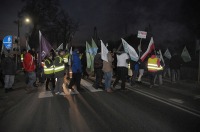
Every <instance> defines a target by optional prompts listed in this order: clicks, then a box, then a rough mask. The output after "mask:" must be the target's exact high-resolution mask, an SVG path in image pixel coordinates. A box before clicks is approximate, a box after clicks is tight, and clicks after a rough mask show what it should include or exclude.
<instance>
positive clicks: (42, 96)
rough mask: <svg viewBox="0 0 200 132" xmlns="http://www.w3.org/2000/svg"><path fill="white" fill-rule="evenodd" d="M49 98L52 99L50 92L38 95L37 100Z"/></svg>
mask: <svg viewBox="0 0 200 132" xmlns="http://www.w3.org/2000/svg"><path fill="white" fill-rule="evenodd" d="M49 97H53V94H52V93H51V91H45V92H41V93H39V95H38V98H49Z"/></svg>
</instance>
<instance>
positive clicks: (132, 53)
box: [122, 38, 139, 61]
mask: <svg viewBox="0 0 200 132" xmlns="http://www.w3.org/2000/svg"><path fill="white" fill-rule="evenodd" d="M122 44H123V47H124V51H125V52H126V53H128V54H129V56H130V58H131V60H133V61H138V59H139V56H138V54H137V52H136V51H135V49H134V48H133V47H132V46H130V45H129V44H128V43H127V42H126V41H125V40H124V39H123V38H122Z"/></svg>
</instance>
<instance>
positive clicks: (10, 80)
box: [2, 54, 16, 93]
mask: <svg viewBox="0 0 200 132" xmlns="http://www.w3.org/2000/svg"><path fill="white" fill-rule="evenodd" d="M2 72H3V75H4V76H5V78H4V88H5V93H7V92H8V91H10V90H13V89H12V86H13V84H14V80H15V74H16V65H15V61H14V56H13V54H8V56H7V57H5V58H4V59H3V61H2Z"/></svg>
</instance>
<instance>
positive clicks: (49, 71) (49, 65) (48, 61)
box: [44, 55, 55, 91]
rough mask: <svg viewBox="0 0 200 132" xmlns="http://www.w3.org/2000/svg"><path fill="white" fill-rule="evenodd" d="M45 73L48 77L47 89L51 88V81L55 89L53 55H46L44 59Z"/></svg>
mask: <svg viewBox="0 0 200 132" xmlns="http://www.w3.org/2000/svg"><path fill="white" fill-rule="evenodd" d="M44 75H45V77H46V78H47V79H46V90H47V91H48V90H50V89H49V82H51V83H52V89H51V90H52V91H53V90H54V89H55V78H54V64H53V60H52V55H50V56H46V57H45V61H44Z"/></svg>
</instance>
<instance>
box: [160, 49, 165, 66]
mask: <svg viewBox="0 0 200 132" xmlns="http://www.w3.org/2000/svg"><path fill="white" fill-rule="evenodd" d="M159 54H160V59H161V61H162V62H163V66H165V61H164V59H163V56H162V52H161V50H160V49H159Z"/></svg>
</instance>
